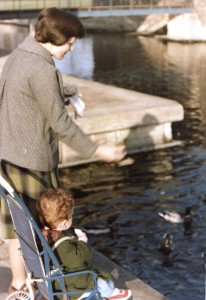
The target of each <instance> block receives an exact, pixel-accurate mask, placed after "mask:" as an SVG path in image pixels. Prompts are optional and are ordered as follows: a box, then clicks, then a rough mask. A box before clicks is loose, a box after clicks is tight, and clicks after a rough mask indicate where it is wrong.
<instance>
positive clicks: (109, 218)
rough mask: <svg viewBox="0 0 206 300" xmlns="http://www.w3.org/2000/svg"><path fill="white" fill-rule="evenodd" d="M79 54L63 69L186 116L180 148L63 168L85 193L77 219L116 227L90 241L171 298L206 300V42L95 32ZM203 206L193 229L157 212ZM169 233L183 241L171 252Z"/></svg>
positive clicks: (179, 130)
mask: <svg viewBox="0 0 206 300" xmlns="http://www.w3.org/2000/svg"><path fill="white" fill-rule="evenodd" d="M85 45H86V47H85ZM84 47H85V48H84ZM76 53H78V54H75V51H74V52H73V53H72V54H71V53H70V54H69V55H68V56H67V58H65V60H66V64H65V62H61V63H60V64H58V66H59V67H60V68H62V71H63V72H64V73H68V74H71V75H75V76H77V77H82V78H87V79H94V80H96V81H100V82H103V83H107V84H113V85H116V86H120V87H124V88H128V89H131V90H136V91H140V92H144V93H148V94H152V95H158V96H162V97H166V98H169V99H174V100H177V101H178V102H179V103H181V104H182V105H183V106H184V110H185V119H184V121H183V122H178V123H176V124H174V125H173V135H174V138H176V139H180V140H182V141H183V142H184V143H183V145H182V146H181V147H175V148H170V149H165V150H159V151H154V152H148V153H143V154H138V155H135V156H133V158H134V164H132V165H129V166H124V167H117V166H115V165H107V164H102V163H99V164H91V165H88V166H83V167H81V168H80V167H75V168H70V169H63V170H61V172H60V173H61V180H62V184H63V186H64V187H65V188H70V187H72V190H73V192H74V195H75V196H76V213H75V222H76V223H77V224H80V225H82V226H85V225H90V224H92V223H94V224H96V223H97V224H99V225H103V226H105V227H108V228H109V229H110V232H109V233H107V234H101V235H97V236H95V235H90V236H89V240H90V243H91V244H92V245H93V246H94V247H95V248H96V249H98V250H99V251H101V252H102V253H104V254H105V255H106V256H108V257H109V258H111V259H112V260H113V261H115V262H116V263H117V264H119V265H121V266H123V267H124V268H126V269H127V270H129V271H130V272H131V273H133V274H135V275H137V276H138V277H139V278H140V279H141V280H143V281H144V282H146V283H148V284H149V285H151V286H152V287H154V288H155V289H157V290H159V291H160V292H161V293H162V294H164V295H166V296H167V297H168V299H172V300H173V299H176V300H185V299H187V300H190V299H191V300H194V299H195V300H199V299H204V280H205V274H204V268H203V259H202V253H203V252H204V250H205V246H206V245H205V242H206V206H205V205H206V196H205V195H206V178H205V174H206V149H205V148H206V146H205V135H206V133H205V129H206V128H205V122H206V97H205V96H206V84H205V82H206V44H179V43H163V42H161V41H159V40H157V39H155V38H145V37H134V36H133V37H131V36H126V35H123V36H121V35H116V36H115V35H92V36H89V37H88V38H87V39H86V40H85V41H84V42H81V43H80V44H79V45H77V46H76ZM75 56H76V58H75ZM77 57H78V59H77ZM77 62H79V69H76V68H77V66H78V63H77ZM65 65H67V66H68V69H66V68H65ZM196 204H198V205H199V207H198V209H197V210H196V211H195V213H194V216H193V219H192V223H191V227H190V228H189V229H187V230H185V228H184V226H183V224H171V223H168V222H166V221H165V220H163V219H162V218H161V217H160V216H159V215H158V212H161V211H164V210H170V211H177V212H180V213H184V212H185V209H186V207H190V206H193V205H196ZM95 222H96V223H95ZM165 233H171V234H172V235H173V240H174V244H175V248H174V250H173V251H172V252H171V253H170V254H169V255H167V256H166V255H164V254H162V253H161V252H160V251H159V249H158V247H159V244H160V243H161V240H162V238H163V235H164V234H165Z"/></svg>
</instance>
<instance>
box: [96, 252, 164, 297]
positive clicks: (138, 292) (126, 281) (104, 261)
mask: <svg viewBox="0 0 206 300" xmlns="http://www.w3.org/2000/svg"><path fill="white" fill-rule="evenodd" d="M91 263H92V264H93V265H94V266H95V265H96V266H98V268H100V269H105V270H107V271H109V272H110V273H111V274H112V275H113V276H114V278H115V284H116V287H119V288H129V289H131V291H132V296H133V297H132V299H133V300H166V298H165V297H164V296H163V295H161V294H160V293H159V292H158V291H156V290H155V289H153V288H151V287H150V286H148V285H146V284H145V283H144V282H143V281H141V280H139V279H138V278H137V277H135V276H134V275H132V274H131V273H129V272H127V271H126V270H124V269H123V268H121V267H119V266H117V265H116V264H115V263H113V262H111V261H110V260H109V259H108V258H106V257H105V256H104V255H102V254H101V253H99V252H96V251H94V255H93V259H92V260H91Z"/></svg>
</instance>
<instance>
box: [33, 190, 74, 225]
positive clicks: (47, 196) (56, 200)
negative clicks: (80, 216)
mask: <svg viewBox="0 0 206 300" xmlns="http://www.w3.org/2000/svg"><path fill="white" fill-rule="evenodd" d="M73 208H74V199H73V197H72V195H71V194H70V193H68V192H65V191H64V190H62V189H59V188H57V189H49V190H48V191H47V192H46V193H44V194H43V195H42V196H41V197H40V199H39V200H38V202H37V210H38V213H39V219H40V222H41V225H42V226H43V227H44V226H47V227H49V228H51V229H57V228H58V226H59V224H60V223H62V222H64V221H69V220H72V214H73ZM70 223H71V222H70ZM70 226H71V225H70ZM62 229H63V228H62ZM65 229H67V228H65Z"/></svg>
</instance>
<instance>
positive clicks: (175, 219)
mask: <svg viewBox="0 0 206 300" xmlns="http://www.w3.org/2000/svg"><path fill="white" fill-rule="evenodd" d="M199 206H200V205H199V204H195V205H192V206H188V207H186V209H185V212H184V213H178V212H175V211H167V210H166V211H165V212H159V213H158V215H159V216H160V217H162V218H163V219H165V220H166V221H169V222H171V223H175V224H178V223H183V224H184V227H190V226H191V224H192V218H193V215H194V213H195V211H196V210H197V209H198V207H199Z"/></svg>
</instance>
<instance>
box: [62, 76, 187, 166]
mask: <svg viewBox="0 0 206 300" xmlns="http://www.w3.org/2000/svg"><path fill="white" fill-rule="evenodd" d="M63 79H64V83H65V84H67V83H73V84H76V85H77V86H78V90H79V91H80V92H81V93H82V99H83V100H84V101H85V103H86V109H85V114H84V116H83V118H78V119H77V120H75V121H76V123H77V124H78V125H79V126H80V127H81V128H82V129H83V130H84V132H86V133H87V134H88V135H89V136H90V137H91V138H92V139H93V140H94V141H97V142H98V143H107V142H109V143H114V144H125V145H126V148H127V151H128V153H136V152H142V151H147V150H151V149H158V148H162V147H171V146H173V145H176V144H177V143H178V142H177V141H174V140H173V137H172V127H171V125H172V123H173V122H176V121H181V120H183V118H184V111H183V107H182V105H181V104H179V103H177V102H176V101H174V100H169V99H166V98H161V97H156V96H152V95H146V94H143V93H139V92H135V91H130V90H127V89H123V88H118V87H114V86H109V85H105V84H102V83H99V82H94V81H89V80H84V79H79V78H74V77H70V76H64V77H63ZM68 110H69V111H71V107H70V106H68ZM71 115H73V112H72V111H71ZM60 156H61V161H60V167H62V166H66V165H72V164H77V163H83V162H88V161H91V159H90V160H87V161H85V160H84V159H83V158H82V157H81V156H79V154H78V153H77V152H74V151H73V150H71V149H70V148H69V147H68V146H67V145H65V144H63V143H60Z"/></svg>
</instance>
